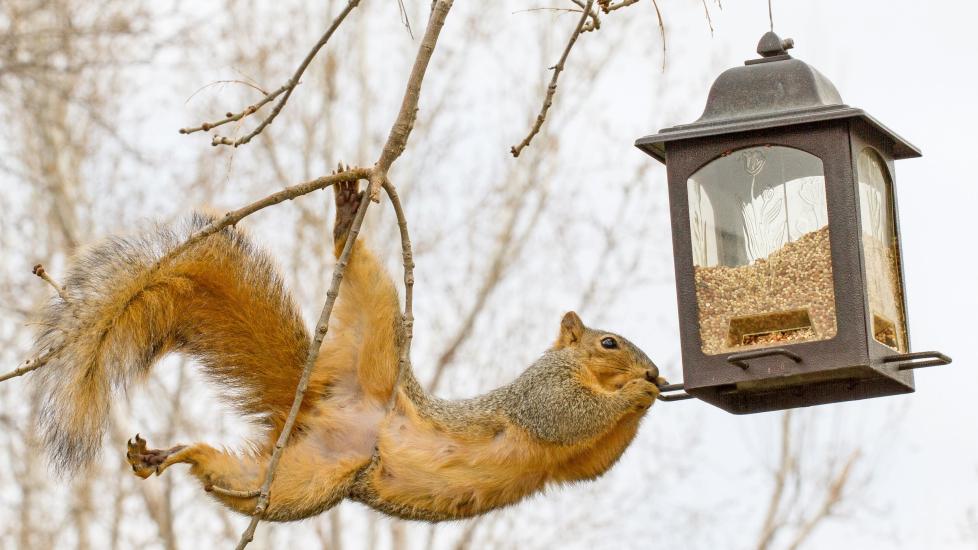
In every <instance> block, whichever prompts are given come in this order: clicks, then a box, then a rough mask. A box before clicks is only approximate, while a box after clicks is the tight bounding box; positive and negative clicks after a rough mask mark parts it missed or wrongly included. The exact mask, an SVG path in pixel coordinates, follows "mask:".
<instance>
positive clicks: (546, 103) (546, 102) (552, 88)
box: [510, 0, 594, 157]
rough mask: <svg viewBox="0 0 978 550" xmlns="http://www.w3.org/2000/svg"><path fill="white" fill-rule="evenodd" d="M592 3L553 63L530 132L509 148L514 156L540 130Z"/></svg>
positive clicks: (587, 5)
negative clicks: (555, 62) (558, 57)
mask: <svg viewBox="0 0 978 550" xmlns="http://www.w3.org/2000/svg"><path fill="white" fill-rule="evenodd" d="M592 5H594V0H587V3H586V4H585V5H584V7H583V10H584V11H583V13H582V14H581V19H580V20H579V21H578V22H577V26H576V27H574V32H573V33H571V36H570V39H569V40H568V41H567V45H566V46H564V53H563V54H561V56H560V60H559V61H557V64H556V65H554V67H553V71H554V74H553V76H551V77H550V84H549V85H548V86H547V95H546V96H544V98H543V106H542V107H541V108H540V114H538V115H537V118H536V121H534V123H533V126H532V127H531V128H530V133H529V134H527V135H526V137H525V138H523V141H521V142H520V143H519V144H518V145H514V146H513V147H512V148H510V152H511V153H512V154H513V156H514V157H518V156H520V153H521V152H522V151H523V149H525V148H526V146H527V145H529V144H530V142H531V141H533V137H534V136H536V135H537V134H538V133H539V132H540V128H541V127H542V126H543V121H544V120H546V119H547V111H549V110H550V106H551V105H553V103H554V94H556V93H557V79H558V78H560V73H561V72H563V71H564V64H565V63H566V62H567V56H569V55H570V52H571V50H572V49H573V48H574V44H575V43H576V42H577V37H579V36H581V32H583V30H584V25H585V23H587V20H588V18H589V17H591V6H592Z"/></svg>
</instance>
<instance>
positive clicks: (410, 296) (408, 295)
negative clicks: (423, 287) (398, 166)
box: [384, 181, 414, 408]
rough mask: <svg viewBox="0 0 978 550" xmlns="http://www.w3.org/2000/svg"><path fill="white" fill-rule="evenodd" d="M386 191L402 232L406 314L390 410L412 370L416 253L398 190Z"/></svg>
mask: <svg viewBox="0 0 978 550" xmlns="http://www.w3.org/2000/svg"><path fill="white" fill-rule="evenodd" d="M384 191H386V192H387V197H388V198H389V199H390V201H391V205H392V206H393V207H394V215H395V216H396V217H397V227H398V228H399V229H400V232H401V259H402V261H403V263H404V314H403V316H402V317H401V330H402V340H401V342H400V347H401V349H400V354H399V356H398V367H397V381H396V382H395V383H394V391H392V392H391V397H390V402H389V403H388V408H391V406H392V405H393V403H394V396H395V395H396V391H397V387H398V386H400V384H401V382H402V381H403V378H404V373H405V372H408V371H409V370H411V341H412V339H413V338H414V252H413V251H412V250H411V237H410V236H409V235H408V224H407V217H405V215H404V208H403V207H402V206H401V199H400V197H398V195H397V189H395V188H394V185H393V184H392V183H391V182H390V181H385V182H384Z"/></svg>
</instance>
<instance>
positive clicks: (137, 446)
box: [126, 434, 183, 479]
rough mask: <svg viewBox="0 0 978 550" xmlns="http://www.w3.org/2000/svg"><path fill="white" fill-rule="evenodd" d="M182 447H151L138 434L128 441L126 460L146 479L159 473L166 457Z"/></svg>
mask: <svg viewBox="0 0 978 550" xmlns="http://www.w3.org/2000/svg"><path fill="white" fill-rule="evenodd" d="M181 449H183V446H177V447H173V448H171V449H167V450H158V449H149V448H147V446H146V440H145V439H143V438H142V437H139V434H136V437H134V438H133V439H130V440H129V441H128V442H126V462H128V463H129V465H130V466H131V467H132V472H133V473H134V474H136V475H137V476H139V477H141V478H143V479H146V478H147V477H149V476H151V475H153V474H156V475H159V474H160V472H162V471H163V468H164V466H163V464H164V463H165V462H166V459H167V458H169V457H170V455H172V454H173V453H175V452H177V451H179V450H181Z"/></svg>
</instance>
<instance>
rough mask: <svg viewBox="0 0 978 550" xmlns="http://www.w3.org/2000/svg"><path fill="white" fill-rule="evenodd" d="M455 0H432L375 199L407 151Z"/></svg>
mask: <svg viewBox="0 0 978 550" xmlns="http://www.w3.org/2000/svg"><path fill="white" fill-rule="evenodd" d="M452 2H453V0H435V2H434V3H433V4H432V7H431V17H430V18H429V19H428V27H427V28H426V29H425V31H424V38H422V40H421V46H420V47H419V48H418V55H417V57H415V59H414V66H413V67H411V75H410V76H409V77H408V81H407V88H406V89H405V90H404V98H403V99H402V100H401V110H400V111H399V112H398V113H397V119H396V120H394V124H393V126H391V131H390V134H389V135H388V136H387V143H385V144H384V149H383V151H381V153H380V158H379V159H377V163H376V164H375V165H374V170H373V173H372V174H371V176H370V187H369V191H368V193H367V195H369V196H370V200H372V201H374V202H378V201H379V200H380V188H381V186H383V184H384V181H386V179H387V171H388V170H390V167H391V165H392V164H394V161H396V160H397V159H398V158H399V157H400V156H401V154H402V153H404V148H405V147H406V146H407V140H408V137H410V135H411V130H413V129H414V121H415V119H416V118H417V116H418V99H419V98H420V97H421V82H422V81H423V80H424V75H425V71H427V70H428V62H429V61H431V54H432V53H433V52H434V51H435V44H436V43H437V42H438V35H439V34H440V33H441V28H442V26H444V24H445V18H446V17H448V10H450V9H452Z"/></svg>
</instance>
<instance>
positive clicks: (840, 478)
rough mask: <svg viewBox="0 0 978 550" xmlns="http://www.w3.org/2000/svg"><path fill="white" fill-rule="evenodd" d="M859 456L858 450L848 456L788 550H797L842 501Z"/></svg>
mask: <svg viewBox="0 0 978 550" xmlns="http://www.w3.org/2000/svg"><path fill="white" fill-rule="evenodd" d="M859 455H860V453H859V449H856V450H855V451H853V452H852V454H851V455H849V459H848V460H846V463H845V464H844V465H843V466H842V469H841V470H839V474H838V475H837V476H836V477H835V479H834V480H832V483H831V484H830V485H829V487H828V489H827V490H826V492H825V499H824V500H823V501H822V506H821V507H820V508H819V509H818V511H817V512H816V513H815V514H814V515H813V516H812V517H810V518H809V519H808V520H807V521H805V523H804V524H802V526H801V528H799V529H798V532H797V533H796V534H795V538H794V540H793V541H792V542H791V544H790V545H788V546H787V549H788V550H798V548H799V547H800V546H801V545H802V544H803V543H804V542H805V541H806V540H808V537H810V536H811V534H812V532H813V531H814V530H815V528H816V527H818V525H819V523H821V522H822V520H824V519H825V518H827V517H829V516H830V515H831V514H832V511H833V510H834V509H835V507H836V505H838V504H839V502H841V501H842V497H843V495H842V492H843V491H844V490H845V488H846V484H847V483H848V482H849V475H850V474H851V473H852V468H853V466H854V465H855V464H856V461H857V460H858V459H859Z"/></svg>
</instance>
